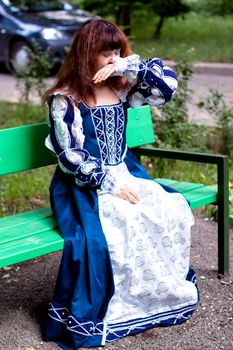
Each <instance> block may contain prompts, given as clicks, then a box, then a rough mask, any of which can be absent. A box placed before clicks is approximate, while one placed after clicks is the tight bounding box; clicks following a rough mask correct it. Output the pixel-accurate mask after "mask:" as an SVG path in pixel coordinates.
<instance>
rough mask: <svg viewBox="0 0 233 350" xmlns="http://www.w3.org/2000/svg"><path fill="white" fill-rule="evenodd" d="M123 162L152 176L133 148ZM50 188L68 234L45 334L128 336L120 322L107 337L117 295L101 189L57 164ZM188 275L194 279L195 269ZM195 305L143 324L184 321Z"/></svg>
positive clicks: (73, 342)
mask: <svg viewBox="0 0 233 350" xmlns="http://www.w3.org/2000/svg"><path fill="white" fill-rule="evenodd" d="M125 163H126V165H127V168H128V170H129V172H130V173H131V174H132V175H134V176H136V177H139V178H144V179H150V177H149V176H148V174H147V173H146V172H145V170H144V168H143V167H142V166H141V165H140V164H139V163H138V162H137V160H136V157H135V156H134V155H133V154H132V153H131V152H128V154H127V157H126V159H125ZM163 187H164V189H165V190H166V191H168V192H174V190H173V189H171V188H168V187H166V186H163ZM50 193H51V206H52V209H53V211H54V215H55V217H56V220H57V224H58V227H59V230H60V232H61V235H62V236H63V238H64V250H63V255H62V260H61V264H60V268H59V273H58V277H57V282H56V286H55V292H54V296H53V298H52V302H51V304H50V307H49V311H48V318H47V322H46V326H45V330H44V335H43V339H44V340H45V341H53V342H56V343H57V344H58V345H59V346H60V347H61V348H62V349H64V350H68V349H69V350H76V349H78V348H79V347H86V348H89V347H93V346H100V345H103V344H104V343H105V341H112V340H116V339H118V338H120V337H122V336H124V335H125V331H124V330H123V331H121V329H122V327H120V328H119V331H118V333H117V332H114V334H115V333H116V335H115V336H113V335H112V334H113V333H112V334H111V335H110V336H109V339H108V338H107V339H106V329H105V327H106V325H105V323H104V317H105V315H106V312H107V309H108V305H109V302H110V300H111V298H112V296H113V295H114V276H113V269H112V263H111V257H110V254H109V249H108V244H107V241H106V238H105V235H104V232H103V229H102V225H101V221H100V215H99V205H98V195H97V189H93V188H90V187H78V186H77V185H76V184H75V183H74V179H73V177H72V176H71V175H69V174H65V173H63V172H62V171H61V170H60V169H59V168H57V169H56V172H55V174H54V176H53V179H52V183H51V187H50ZM187 279H188V280H190V281H192V282H194V283H195V274H194V272H193V271H192V270H191V269H190V270H189V273H188V275H187ZM195 307H196V305H192V306H190V307H188V308H187V309H185V310H182V317H180V318H177V317H175V316H174V315H173V314H172V313H171V314H169V313H168V314H167V315H166V317H165V316H164V315H163V317H162V318H161V317H160V319H163V320H164V321H162V322H161V321H159V322H158V321H157V322H156V317H158V315H157V316H155V317H154V318H153V320H148V322H147V326H146V328H145V329H148V328H151V327H154V326H155V325H159V326H162V325H172V324H178V323H182V322H184V321H185V320H186V319H188V318H190V317H191V315H192V313H193V311H194V309H195ZM179 312H181V311H179ZM141 330H142V328H141V327H139V328H137V327H131V331H130V332H127V335H128V334H134V333H137V332H140V331H141Z"/></svg>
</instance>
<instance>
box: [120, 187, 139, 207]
mask: <svg viewBox="0 0 233 350" xmlns="http://www.w3.org/2000/svg"><path fill="white" fill-rule="evenodd" d="M117 196H118V197H120V198H122V199H125V200H126V201H128V202H130V203H132V204H137V203H138V202H139V200H140V197H139V195H138V193H137V192H135V191H133V190H132V189H131V188H130V187H128V186H126V185H125V186H124V187H122V188H121V189H120V190H119V191H118V193H117Z"/></svg>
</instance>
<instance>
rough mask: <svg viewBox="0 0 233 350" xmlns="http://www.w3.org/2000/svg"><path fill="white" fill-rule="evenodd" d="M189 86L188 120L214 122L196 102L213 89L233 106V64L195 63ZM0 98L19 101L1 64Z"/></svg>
mask: <svg viewBox="0 0 233 350" xmlns="http://www.w3.org/2000/svg"><path fill="white" fill-rule="evenodd" d="M168 64H169V63H168ZM53 80H54V78H53V77H51V78H49V79H47V80H46V83H47V84H48V86H49V85H51V84H52V82H53ZM189 88H190V89H191V90H192V101H191V103H190V104H189V106H188V107H189V120H190V121H194V122H196V123H199V124H209V125H211V124H212V125H213V124H215V123H216V120H214V118H213V117H212V116H210V115H209V114H208V113H207V112H206V111H204V110H200V109H199V108H197V106H196V103H197V102H199V101H200V100H201V99H203V98H205V97H207V96H208V95H209V94H210V90H211V89H213V90H218V91H219V92H221V93H222V94H223V95H224V99H225V101H226V103H227V105H229V106H232V107H233V93H232V90H233V64H220V63H212V64H209V63H207V64H204V63H201V64H198V65H195V72H194V74H193V76H192V78H191V79H190V81H189ZM32 99H33V101H34V102H35V103H40V100H39V98H38V97H37V96H36V95H34V96H32ZM0 100H7V101H12V102H19V100H20V91H19V87H17V80H16V79H15V78H14V77H13V76H12V75H10V74H9V73H8V72H7V71H6V70H5V69H4V67H1V66H0Z"/></svg>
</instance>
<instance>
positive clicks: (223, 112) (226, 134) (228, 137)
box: [198, 89, 233, 155]
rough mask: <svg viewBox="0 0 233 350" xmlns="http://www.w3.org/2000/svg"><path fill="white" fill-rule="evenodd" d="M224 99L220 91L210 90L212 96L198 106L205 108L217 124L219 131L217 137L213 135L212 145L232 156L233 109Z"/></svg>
mask: <svg viewBox="0 0 233 350" xmlns="http://www.w3.org/2000/svg"><path fill="white" fill-rule="evenodd" d="M223 97H224V96H223V94H222V93H220V92H219V91H218V90H213V89H210V95H209V96H208V97H207V98H206V99H205V100H202V101H200V102H199V103H198V106H199V107H200V108H205V109H206V110H207V111H208V112H209V113H210V114H211V115H212V116H213V117H214V119H215V120H216V122H217V126H218V127H219V129H216V130H215V135H213V134H212V138H213V137H214V136H215V139H214V140H213V141H212V143H213V144H214V145H215V147H216V145H217V148H218V149H216V151H218V152H221V153H225V154H228V155H230V154H231V153H233V107H231V106H228V105H227V104H226V102H225V101H224V98H223ZM216 132H217V139H218V140H219V141H218V143H216V142H217V140H216Z"/></svg>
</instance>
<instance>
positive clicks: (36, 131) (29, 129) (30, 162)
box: [0, 123, 57, 175]
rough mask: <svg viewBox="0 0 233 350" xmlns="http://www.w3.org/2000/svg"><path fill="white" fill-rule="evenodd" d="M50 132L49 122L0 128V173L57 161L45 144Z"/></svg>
mask: <svg viewBox="0 0 233 350" xmlns="http://www.w3.org/2000/svg"><path fill="white" fill-rule="evenodd" d="M48 133H49V127H48V125H47V123H38V124H32V125H24V126H20V127H15V128H9V129H3V130H0V175H6V174H10V173H15V172H19V171H24V170H30V169H34V168H38V167H41V166H46V165H51V164H55V163H57V158H56V157H54V156H53V155H52V153H51V152H50V151H49V150H48V149H47V148H46V147H45V146H44V140H45V138H46V136H47V135H48ZM16 155H17V156H16ZM13 160H14V161H13Z"/></svg>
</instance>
